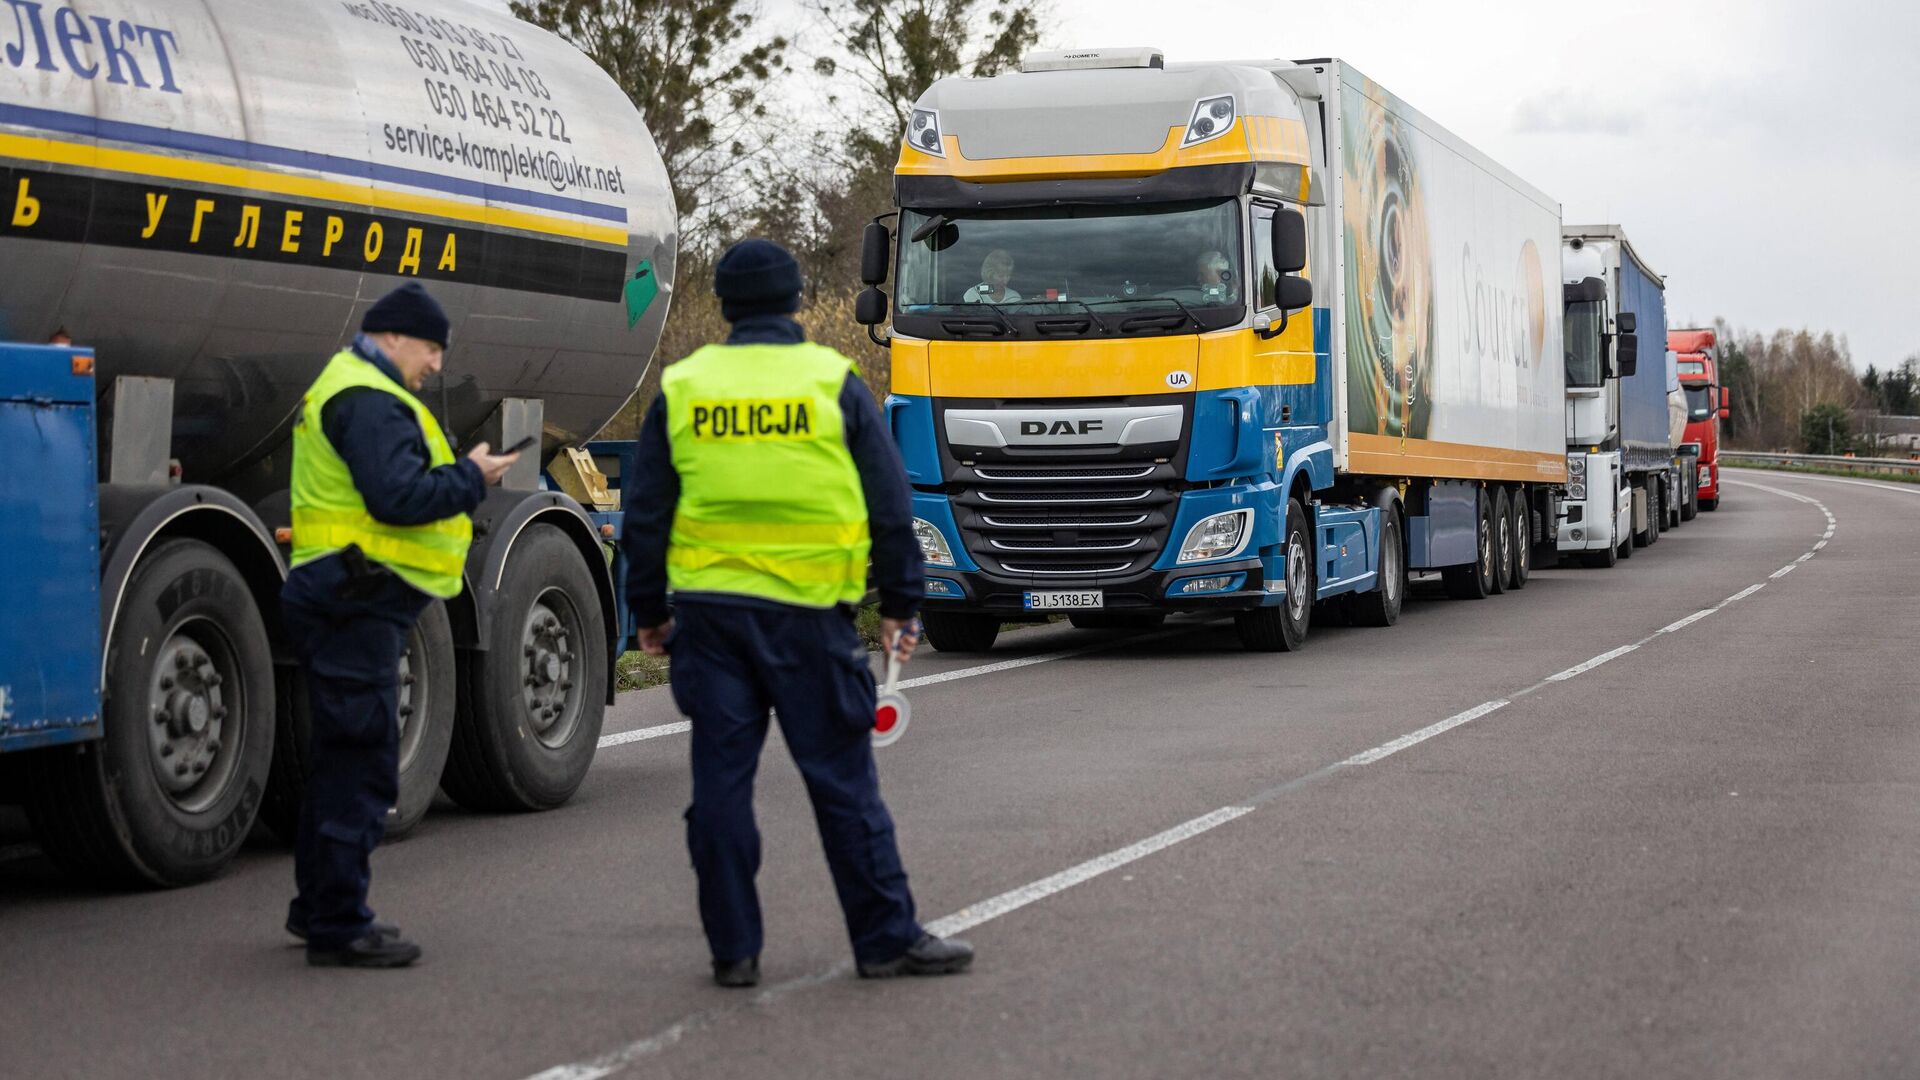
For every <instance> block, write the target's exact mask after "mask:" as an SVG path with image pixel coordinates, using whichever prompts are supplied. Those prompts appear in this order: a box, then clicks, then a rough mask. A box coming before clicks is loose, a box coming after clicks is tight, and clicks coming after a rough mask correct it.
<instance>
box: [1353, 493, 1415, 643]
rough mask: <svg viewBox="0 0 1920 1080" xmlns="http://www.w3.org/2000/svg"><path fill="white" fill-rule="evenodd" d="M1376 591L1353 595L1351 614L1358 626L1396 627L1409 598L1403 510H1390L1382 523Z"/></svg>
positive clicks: (1396, 507) (1396, 508)
mask: <svg viewBox="0 0 1920 1080" xmlns="http://www.w3.org/2000/svg"><path fill="white" fill-rule="evenodd" d="M1375 583H1376V584H1375V588H1374V589H1373V591H1372V592H1364V593H1357V594H1354V595H1353V596H1352V598H1351V599H1352V603H1351V604H1350V605H1348V608H1347V613H1348V615H1349V617H1350V618H1352V619H1353V624H1354V625H1355V626H1392V625H1393V624H1394V623H1396V622H1399V621H1400V606H1401V605H1402V604H1403V603H1405V602H1406V597H1407V552H1406V548H1405V547H1403V546H1402V544H1401V540H1400V508H1399V507H1398V506H1390V507H1388V508H1387V515H1386V520H1384V521H1382V522H1381V523H1380V573H1379V575H1378V577H1376V578H1375Z"/></svg>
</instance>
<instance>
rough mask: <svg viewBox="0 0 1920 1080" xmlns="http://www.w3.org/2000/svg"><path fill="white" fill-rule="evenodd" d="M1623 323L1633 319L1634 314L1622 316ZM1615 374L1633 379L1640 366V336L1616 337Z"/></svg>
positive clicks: (1623, 335) (1626, 335) (1614, 353)
mask: <svg viewBox="0 0 1920 1080" xmlns="http://www.w3.org/2000/svg"><path fill="white" fill-rule="evenodd" d="M1620 318H1621V320H1622V321H1626V320H1630V319H1632V318H1633V313H1632V312H1627V313H1625V314H1622V315H1621V316H1620ZM1613 345H1614V352H1613V356H1614V374H1616V375H1618V376H1620V377H1621V378H1623V379H1625V378H1630V377H1632V375H1633V373H1634V371H1635V370H1636V369H1638V368H1639V366H1640V335H1638V334H1628V333H1621V334H1617V335H1615V336H1614V339H1613Z"/></svg>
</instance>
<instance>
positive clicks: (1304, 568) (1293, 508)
mask: <svg viewBox="0 0 1920 1080" xmlns="http://www.w3.org/2000/svg"><path fill="white" fill-rule="evenodd" d="M1311 542H1312V533H1311V532H1310V531H1309V530H1308V528H1307V511H1306V508H1304V507H1302V506H1301V505H1300V500H1298V499H1288V500H1287V542H1286V549H1285V550H1286V555H1285V563H1284V565H1285V568H1286V570H1285V573H1286V586H1287V592H1286V597H1285V599H1284V600H1282V601H1281V602H1280V603H1279V604H1276V605H1274V606H1273V607H1262V608H1254V609H1253V610H1252V611H1243V612H1241V613H1240V614H1238V615H1235V616H1234V617H1233V628H1234V630H1235V631H1236V632H1237V633H1238V634H1239V635H1240V644H1241V645H1243V646H1245V647H1246V648H1247V649H1249V650H1250V651H1253V652H1296V651H1298V650H1299V649H1300V648H1301V647H1302V646H1304V645H1305V644H1306V643H1307V631H1308V630H1309V629H1310V628H1311V627H1312V624H1313V600H1314V593H1315V592H1316V591H1317V587H1316V584H1315V579H1314V572H1313V571H1314V562H1315V559H1314V556H1313V551H1312V549H1311V548H1310V547H1309V546H1308V545H1309V544H1310V543H1311Z"/></svg>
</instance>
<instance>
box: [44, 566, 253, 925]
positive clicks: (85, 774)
mask: <svg viewBox="0 0 1920 1080" xmlns="http://www.w3.org/2000/svg"><path fill="white" fill-rule="evenodd" d="M106 657H107V659H106V665H107V678H106V694H105V699H104V702H103V710H102V711H103V714H104V716H103V718H104V720H105V726H106V734H105V736H104V737H103V738H101V739H100V740H99V741H97V742H92V743H83V744H81V745H78V746H71V747H61V748H59V749H58V750H48V751H40V752H39V753H41V754H44V755H45V756H44V757H41V758H40V759H39V761H38V765H37V767H36V768H34V769H32V770H30V771H29V783H28V786H27V791H26V796H27V797H26V808H27V815H28V817H29V818H30V819H31V820H32V822H33V827H34V831H35V833H36V834H37V835H38V837H39V840H40V844H41V846H42V847H43V848H44V849H45V850H46V852H47V854H48V856H50V857H51V858H52V859H53V861H54V862H55V863H57V864H59V865H60V866H62V867H63V868H65V869H66V870H68V871H69V872H71V873H73V874H75V875H77V876H79V877H82V878H84V879H86V880H89V881H93V882H96V883H100V884H105V885H112V886H122V887H141V886H155V885H158V886H174V885H187V884H191V883H193V882H196V881H204V880H206V879H207V878H210V877H213V876H214V875H215V874H218V873H219V872H220V870H221V869H222V868H223V867H225V866H226V865H227V862H228V860H230V859H232V858H233V855H234V853H235V852H236V851H238V850H239V849H240V844H241V842H242V841H244V840H245V839H246V838H247V832H248V831H249V830H250V829H252V828H253V822H254V818H255V817H256V815H258V813H259V811H260V803H261V798H262V795H263V793H264V792H265V789H266V786H267V771H268V768H269V767H270V765H271V764H272V761H273V737H274V723H273V706H274V672H273V654H272V651H271V648H270V647H269V645H268V642H267V628H266V624H265V623H264V622H263V621H262V620H261V618H260V610H259V607H258V606H257V605H256V604H255V603H254V599H253V593H252V592H251V591H250V590H249V589H248V588H247V583H246V579H245V578H244V577H242V576H241V574H240V571H239V570H238V569H236V568H235V567H234V565H233V563H232V562H231V561H229V560H228V559H227V557H226V556H225V555H223V554H221V553H220V551H219V550H218V549H216V548H214V547H213V546H212V545H210V544H206V543H202V542H201V541H198V540H166V541H162V542H160V543H158V544H156V545H155V546H154V547H153V549H152V550H150V551H149V552H147V553H146V554H145V555H144V556H142V557H141V559H140V562H139V563H138V564H137V565H136V566H135V567H134V570H133V574H132V576H131V577H130V578H129V579H128V581H127V585H126V591H125V592H124V593H122V595H121V602H120V612H119V615H118V617H117V618H116V619H115V620H114V624H113V636H112V638H111V639H110V640H109V641H108V642H107V650H106Z"/></svg>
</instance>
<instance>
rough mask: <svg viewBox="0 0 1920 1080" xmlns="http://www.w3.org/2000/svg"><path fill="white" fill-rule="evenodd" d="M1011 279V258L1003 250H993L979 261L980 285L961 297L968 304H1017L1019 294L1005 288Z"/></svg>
mask: <svg viewBox="0 0 1920 1080" xmlns="http://www.w3.org/2000/svg"><path fill="white" fill-rule="evenodd" d="M1012 278H1013V256H1011V255H1009V254H1007V252H1006V249H1004V248H994V249H993V250H992V251H989V252H987V257H986V258H984V259H982V260H980V284H978V285H975V286H973V287H972V288H970V289H968V290H967V292H966V295H965V296H963V297H961V299H962V300H963V301H965V302H966V303H969V304H979V303H988V304H1013V303H1018V302H1019V300H1020V294H1019V293H1017V292H1014V291H1013V290H1012V289H1009V288H1007V282H1008V281H1009V280H1011V279H1012Z"/></svg>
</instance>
